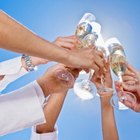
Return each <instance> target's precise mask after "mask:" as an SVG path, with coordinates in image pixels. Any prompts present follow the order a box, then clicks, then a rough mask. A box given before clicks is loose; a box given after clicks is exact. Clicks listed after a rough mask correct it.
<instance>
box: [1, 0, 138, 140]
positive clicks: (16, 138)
mask: <svg viewBox="0 0 140 140" xmlns="http://www.w3.org/2000/svg"><path fill="white" fill-rule="evenodd" d="M139 5H140V1H139V0H0V8H1V9H3V10H4V11H5V12H7V13H8V14H9V15H11V16H12V17H13V18H15V19H16V20H18V21H19V22H21V23H22V24H23V25H25V26H27V27H28V28H29V29H31V30H32V31H34V32H35V33H37V34H39V35H40V36H42V37H44V38H46V39H48V40H50V41H53V40H54V39H55V38H56V37H57V36H67V35H72V34H74V31H75V27H76V24H77V23H78V21H79V19H80V18H81V16H82V15H83V14H84V13H85V12H92V13H94V15H95V16H96V17H97V21H98V22H100V23H101V25H102V34H103V37H104V39H105V40H106V39H107V38H109V37H112V36H116V37H118V38H119V40H120V41H121V42H122V44H123V45H124V47H125V50H126V54H127V58H128V61H129V62H130V63H131V64H133V65H134V66H135V67H136V68H137V69H140V63H139V60H140V55H139V52H140V47H139V44H140V39H139V38H140V30H139V26H140V14H139V13H140V8H139ZM48 53H49V52H48ZM18 55H19V54H16V53H12V52H8V51H4V50H0V61H3V60H6V59H9V58H13V57H15V56H18ZM47 67H48V66H41V67H40V69H39V71H38V72H36V73H35V72H33V73H31V74H29V75H27V76H25V77H23V78H20V79H19V80H18V81H16V82H14V83H12V84H11V85H9V86H8V88H7V89H6V90H5V91H4V93H6V92H9V91H11V90H14V89H17V88H19V87H21V86H23V85H25V84H27V83H29V82H30V81H33V80H34V79H36V78H37V77H39V76H40V75H41V74H42V73H43V72H44V71H45V69H46V68H47ZM115 117H116V123H117V127H118V131H119V136H120V140H139V139H140V135H139V128H140V114H138V113H134V112H133V111H131V110H128V111H124V112H122V111H115ZM58 127H59V139H60V140H102V132H101V119H100V104H99V99H98V98H96V99H95V100H91V101H85V102H82V101H81V100H79V99H78V98H77V97H76V96H75V95H74V94H73V90H71V91H70V92H69V94H68V96H67V99H66V101H65V104H64V107H63V110H62V112H61V115H60V117H59V119H58ZM29 137H30V129H26V130H24V131H20V132H17V133H14V134H10V135H7V136H4V137H0V140H29Z"/></svg>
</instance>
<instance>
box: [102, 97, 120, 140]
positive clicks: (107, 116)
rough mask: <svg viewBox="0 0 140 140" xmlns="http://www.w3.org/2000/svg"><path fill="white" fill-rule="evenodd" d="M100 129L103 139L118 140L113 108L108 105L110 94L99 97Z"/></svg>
mask: <svg viewBox="0 0 140 140" xmlns="http://www.w3.org/2000/svg"><path fill="white" fill-rule="evenodd" d="M101 113H102V131H103V139H104V140H119V136H118V132H117V127H116V122H115V117H114V110H113V108H112V106H111V105H110V96H108V97H101Z"/></svg>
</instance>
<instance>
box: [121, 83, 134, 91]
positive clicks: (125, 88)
mask: <svg viewBox="0 0 140 140" xmlns="http://www.w3.org/2000/svg"><path fill="white" fill-rule="evenodd" d="M123 88H124V90H126V91H129V92H135V91H136V86H135V85H129V84H125V83H123Z"/></svg>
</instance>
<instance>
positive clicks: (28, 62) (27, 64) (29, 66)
mask: <svg viewBox="0 0 140 140" xmlns="http://www.w3.org/2000/svg"><path fill="white" fill-rule="evenodd" d="M21 63H22V66H23V67H24V68H25V69H26V70H27V71H34V70H36V69H37V67H36V66H35V65H34V64H33V63H32V59H31V57H30V56H28V55H26V54H23V55H22V58H21Z"/></svg>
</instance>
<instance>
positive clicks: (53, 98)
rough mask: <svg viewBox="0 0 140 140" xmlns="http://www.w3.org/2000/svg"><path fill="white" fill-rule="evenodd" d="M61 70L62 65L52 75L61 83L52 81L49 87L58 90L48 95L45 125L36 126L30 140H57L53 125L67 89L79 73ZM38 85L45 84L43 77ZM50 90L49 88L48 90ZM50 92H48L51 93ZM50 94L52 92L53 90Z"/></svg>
mask: <svg viewBox="0 0 140 140" xmlns="http://www.w3.org/2000/svg"><path fill="white" fill-rule="evenodd" d="M60 68H61V69H60ZM62 68H63V67H62V65H59V70H58V68H57V70H58V71H56V70H55V71H56V72H57V73H55V74H54V75H56V76H58V79H60V80H61V82H60V81H57V84H56V82H55V81H53V83H52V84H53V85H52V84H51V85H50V86H52V87H53V88H54V87H55V88H56V89H57V90H58V89H59V88H60V89H59V92H56V91H55V93H52V94H50V96H49V99H48V102H47V104H46V105H45V107H44V114H45V118H46V123H44V124H41V125H37V126H36V130H34V129H33V131H32V137H31V140H36V139H38V140H46V139H48V140H57V139H58V138H57V131H56V128H55V124H56V121H57V118H58V116H59V114H60V111H61V109H62V106H63V103H64V100H65V97H66V94H67V91H68V89H69V88H71V87H72V86H73V84H74V77H75V78H76V76H77V75H78V73H79V70H76V69H73V70H70V71H68V69H67V68H65V70H66V71H62ZM63 69H64V68H63ZM50 70H51V72H52V71H53V70H52V69H50ZM70 72H71V73H70ZM62 73H63V74H64V75H65V76H64V77H67V78H68V79H69V80H68V81H67V80H66V79H67V78H66V79H65V78H64V77H61V75H62ZM63 78H64V79H63ZM41 81H42V82H41ZM43 81H44V82H43ZM49 81H50V82H51V79H50V80H49ZM38 83H39V84H40V85H42V83H46V82H45V79H43V77H42V78H41V79H39V80H38ZM61 83H62V84H61ZM56 85H57V86H56ZM58 87H59V88H58ZM42 89H43V88H42ZM47 89H48V88H47ZM51 89H52V88H51V87H50V90H51ZM51 91H52V90H51ZM51 91H49V92H51ZM44 92H45V90H44ZM52 92H54V90H53V91H52Z"/></svg>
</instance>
